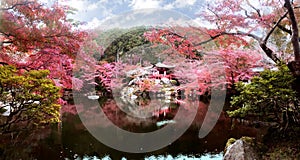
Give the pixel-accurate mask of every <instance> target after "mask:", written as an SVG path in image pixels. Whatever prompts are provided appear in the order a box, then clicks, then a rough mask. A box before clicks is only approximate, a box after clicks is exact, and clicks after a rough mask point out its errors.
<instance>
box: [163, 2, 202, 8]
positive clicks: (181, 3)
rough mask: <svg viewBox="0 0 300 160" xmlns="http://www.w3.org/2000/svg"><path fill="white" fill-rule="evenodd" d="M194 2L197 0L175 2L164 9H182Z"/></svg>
mask: <svg viewBox="0 0 300 160" xmlns="http://www.w3.org/2000/svg"><path fill="white" fill-rule="evenodd" d="M196 1H197V0H175V2H172V3H169V4H166V5H165V6H164V8H165V9H173V8H184V7H188V6H192V5H194V4H195V3H196Z"/></svg>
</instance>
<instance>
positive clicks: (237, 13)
mask: <svg viewBox="0 0 300 160" xmlns="http://www.w3.org/2000/svg"><path fill="white" fill-rule="evenodd" d="M296 8H297V6H295V5H293V4H291V2H290V1H289V0H284V1H281V0H274V1H265V0H259V1H257V2H256V3H253V2H250V1H248V0H246V1H241V0H229V1H223V0H219V1H214V2H213V3H210V4H209V5H207V9H206V10H205V11H204V12H203V13H202V14H201V15H205V16H203V17H204V20H207V21H209V22H211V23H212V24H215V26H214V27H213V28H211V29H207V34H208V35H209V36H210V38H209V39H207V40H206V41H203V42H200V43H199V44H203V43H206V42H209V41H222V40H224V39H226V41H225V42H226V43H228V42H230V43H231V42H234V41H236V42H241V41H242V42H243V43H242V45H244V46H245V45H247V44H249V43H248V42H249V41H246V38H251V39H253V40H255V41H256V42H257V43H258V45H259V47H260V49H261V50H262V51H263V52H264V53H265V54H266V55H267V56H268V57H269V58H270V59H271V60H272V61H274V62H275V63H277V64H279V63H280V62H281V61H282V59H281V57H279V56H278V53H277V51H278V49H276V46H274V44H273V45H272V43H271V37H272V36H273V35H274V34H275V33H276V32H275V31H276V30H277V31H278V30H280V32H284V33H286V35H287V36H289V37H290V38H291V43H292V48H293V55H294V61H290V62H289V63H290V65H289V66H290V67H289V68H290V69H291V70H292V71H296V70H298V69H297V67H296V66H297V65H295V62H297V63H296V64H298V62H299V61H300V50H299V42H298V39H299V36H298V26H297V19H296V17H295V12H294V10H295V9H296ZM286 21H288V22H289V23H286ZM230 39H231V40H230ZM228 40H230V41H228ZM284 40H285V41H286V40H287V39H283V41H284ZM223 42H224V41H223ZM234 43H235V42H234ZM270 43H271V44H270ZM279 47H280V46H277V48H279ZM283 54H285V55H287V53H283ZM294 73H295V74H296V76H298V75H299V74H298V72H294Z"/></svg>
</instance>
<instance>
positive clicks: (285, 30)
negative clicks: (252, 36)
mask: <svg viewBox="0 0 300 160" xmlns="http://www.w3.org/2000/svg"><path fill="white" fill-rule="evenodd" d="M277 27H278V28H279V29H281V30H282V31H284V32H286V33H288V34H289V35H292V30H290V29H287V28H285V27H284V26H282V25H280V24H278V25H277Z"/></svg>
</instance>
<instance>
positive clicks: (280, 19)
mask: <svg viewBox="0 0 300 160" xmlns="http://www.w3.org/2000/svg"><path fill="white" fill-rule="evenodd" d="M288 13H289V12H288V11H286V12H285V13H284V15H283V16H281V17H280V18H279V19H278V21H277V22H276V23H275V24H274V26H273V27H272V28H271V30H270V31H269V33H268V34H267V35H266V37H265V39H264V40H263V43H265V44H266V43H267V41H268V39H269V38H270V36H271V34H272V33H273V32H274V30H275V28H276V27H277V26H278V25H279V23H280V22H281V21H282V20H283V19H284V18H285V17H286V16H287V14H288Z"/></svg>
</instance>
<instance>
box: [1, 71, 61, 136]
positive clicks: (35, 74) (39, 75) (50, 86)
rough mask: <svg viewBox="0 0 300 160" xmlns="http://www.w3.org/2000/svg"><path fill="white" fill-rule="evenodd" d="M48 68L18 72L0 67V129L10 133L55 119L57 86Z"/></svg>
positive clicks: (57, 110)
mask: <svg viewBox="0 0 300 160" xmlns="http://www.w3.org/2000/svg"><path fill="white" fill-rule="evenodd" d="M48 74H49V71H48V70H40V71H36V70H31V71H24V72H23V73H22V72H20V71H18V70H17V69H16V68H15V67H12V66H9V65H5V66H0V132H13V131H19V130H22V129H26V128H27V129H29V128H33V127H37V126H42V125H43V124H48V123H51V122H58V121H59V110H60V105H59V104H58V100H59V97H60V94H59V90H60V89H59V88H58V87H56V86H55V85H54V83H53V81H52V80H51V79H48V78H47V76H48Z"/></svg>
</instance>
